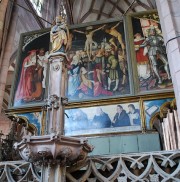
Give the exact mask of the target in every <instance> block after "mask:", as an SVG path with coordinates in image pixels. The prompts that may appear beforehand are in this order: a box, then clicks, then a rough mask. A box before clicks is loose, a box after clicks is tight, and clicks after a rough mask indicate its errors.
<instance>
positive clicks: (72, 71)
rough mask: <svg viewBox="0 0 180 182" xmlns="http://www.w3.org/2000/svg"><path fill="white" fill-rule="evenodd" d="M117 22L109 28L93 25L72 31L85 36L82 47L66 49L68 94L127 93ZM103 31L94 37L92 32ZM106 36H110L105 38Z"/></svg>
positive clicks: (123, 52) (126, 69) (120, 37)
mask: <svg viewBox="0 0 180 182" xmlns="http://www.w3.org/2000/svg"><path fill="white" fill-rule="evenodd" d="M118 26H119V23H117V24H116V25H115V26H113V27H111V28H106V25H102V26H100V27H99V28H97V29H93V27H92V26H90V27H87V28H86V31H80V30H73V32H74V33H75V32H76V33H78V34H84V35H85V36H86V39H85V43H84V49H83V48H82V49H80V50H76V51H69V54H68V56H69V60H70V65H69V67H68V68H69V71H68V76H69V78H68V96H69V97H70V98H73V97H75V98H82V97H84V96H90V97H97V96H104V95H107V96H112V95H115V93H116V92H118V94H119V93H120V94H126V93H128V91H129V90H128V88H129V81H128V68H127V59H126V55H125V45H124V43H123V40H122V36H121V34H120V33H119V32H118V31H117V30H116V27H118ZM99 30H102V31H103V33H104V34H105V35H104V39H103V40H102V41H101V42H96V41H95V40H93V35H94V34H95V32H97V31H99ZM106 35H108V36H109V37H108V38H106Z"/></svg>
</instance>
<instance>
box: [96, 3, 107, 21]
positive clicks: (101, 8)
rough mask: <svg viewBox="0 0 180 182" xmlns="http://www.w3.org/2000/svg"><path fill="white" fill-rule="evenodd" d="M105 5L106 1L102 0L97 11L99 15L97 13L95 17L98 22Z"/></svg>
mask: <svg viewBox="0 0 180 182" xmlns="http://www.w3.org/2000/svg"><path fill="white" fill-rule="evenodd" d="M105 4H106V0H104V1H103V2H102V4H101V7H100V10H99V13H98V17H97V20H100V18H101V13H102V12H103V9H104V6H105Z"/></svg>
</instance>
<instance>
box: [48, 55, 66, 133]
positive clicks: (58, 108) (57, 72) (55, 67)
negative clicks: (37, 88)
mask: <svg viewBox="0 0 180 182" xmlns="http://www.w3.org/2000/svg"><path fill="white" fill-rule="evenodd" d="M66 61H67V60H66V57H65V54H62V53H53V54H51V55H50V56H49V62H50V71H49V91H48V100H47V104H48V107H49V115H48V120H47V121H48V122H47V123H46V132H47V133H58V134H60V135H62V134H63V128H64V125H63V123H64V107H63V104H64V100H66V98H65V82H66V73H67V72H66V66H65V64H66Z"/></svg>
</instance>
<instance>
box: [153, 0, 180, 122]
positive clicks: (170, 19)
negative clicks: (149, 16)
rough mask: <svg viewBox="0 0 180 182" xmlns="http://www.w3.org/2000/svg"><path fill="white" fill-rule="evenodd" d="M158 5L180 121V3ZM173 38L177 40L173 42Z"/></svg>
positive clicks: (169, 0)
mask: <svg viewBox="0 0 180 182" xmlns="http://www.w3.org/2000/svg"><path fill="white" fill-rule="evenodd" d="M156 4H157V9H158V13H159V16H160V22H161V27H162V33H163V36H164V42H165V45H167V46H166V51H167V55H168V60H169V67H170V72H171V76H172V81H173V85H174V92H175V97H176V102H177V109H178V115H179V119H180V37H179V38H178V37H177V36H180V10H179V7H180V1H179V0H157V1H156ZM175 37H177V38H175ZM172 38H175V39H173V40H171V39H172Z"/></svg>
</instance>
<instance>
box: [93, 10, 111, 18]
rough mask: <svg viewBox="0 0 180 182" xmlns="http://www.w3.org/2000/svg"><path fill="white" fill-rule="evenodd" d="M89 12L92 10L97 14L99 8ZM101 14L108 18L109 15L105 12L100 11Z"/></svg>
mask: <svg viewBox="0 0 180 182" xmlns="http://www.w3.org/2000/svg"><path fill="white" fill-rule="evenodd" d="M91 12H92V13H95V14H98V13H99V10H96V9H93V10H92V11H91ZM101 15H103V16H105V17H107V18H109V15H108V14H107V13H104V12H102V13H101Z"/></svg>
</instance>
